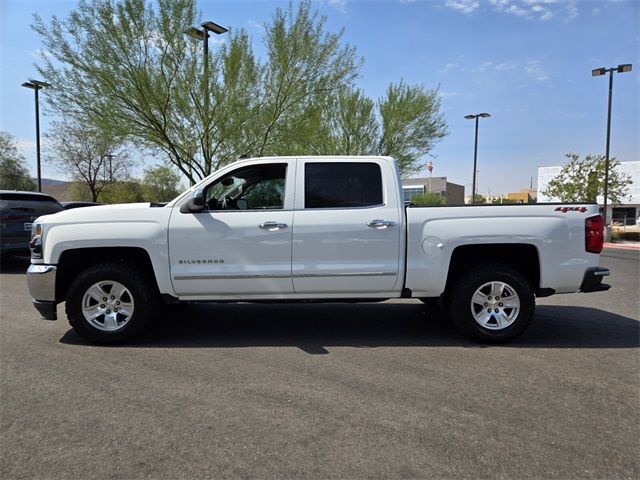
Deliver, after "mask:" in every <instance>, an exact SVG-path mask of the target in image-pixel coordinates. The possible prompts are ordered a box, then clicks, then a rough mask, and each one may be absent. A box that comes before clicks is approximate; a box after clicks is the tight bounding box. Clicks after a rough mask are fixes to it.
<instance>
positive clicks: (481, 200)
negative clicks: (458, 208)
mask: <svg viewBox="0 0 640 480" xmlns="http://www.w3.org/2000/svg"><path fill="white" fill-rule="evenodd" d="M473 203H474V204H476V205H478V204H482V203H487V198H486V197H485V196H484V195H481V194H479V193H476V194H475V195H474V197H473Z"/></svg>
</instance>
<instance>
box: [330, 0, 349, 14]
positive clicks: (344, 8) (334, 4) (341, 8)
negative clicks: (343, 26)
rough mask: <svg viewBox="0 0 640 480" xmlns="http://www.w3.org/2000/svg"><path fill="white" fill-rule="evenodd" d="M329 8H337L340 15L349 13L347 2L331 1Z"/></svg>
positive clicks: (342, 0) (343, 0) (344, 0)
mask: <svg viewBox="0 0 640 480" xmlns="http://www.w3.org/2000/svg"><path fill="white" fill-rule="evenodd" d="M329 6H331V7H333V8H335V9H336V10H337V11H339V12H340V13H347V0H329Z"/></svg>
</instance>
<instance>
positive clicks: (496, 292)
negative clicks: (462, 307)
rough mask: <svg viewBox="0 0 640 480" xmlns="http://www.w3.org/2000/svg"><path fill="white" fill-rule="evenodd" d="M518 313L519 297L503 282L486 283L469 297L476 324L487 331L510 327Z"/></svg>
mask: <svg viewBox="0 0 640 480" xmlns="http://www.w3.org/2000/svg"><path fill="white" fill-rule="evenodd" d="M519 312H520V297H519V296H518V294H517V293H516V291H515V289H514V288H513V287H511V286H510V285H509V284H507V283H504V282H488V283H485V284H484V285H482V286H481V287H480V288H478V289H477V290H476V291H475V293H474V294H473V296H472V297H471V314H472V315H473V318H474V319H475V320H476V322H478V324H479V325H480V326H482V327H484V328H486V329H489V330H502V329H503V328H507V327H508V326H509V325H511V324H512V323H513V322H514V321H515V319H516V318H518V313H519Z"/></svg>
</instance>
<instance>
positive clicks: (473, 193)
mask: <svg viewBox="0 0 640 480" xmlns="http://www.w3.org/2000/svg"><path fill="white" fill-rule="evenodd" d="M490 116H491V115H489V114H488V113H477V114H475V115H465V116H464V118H466V119H467V120H473V119H475V120H476V140H475V144H474V147H473V185H472V188H471V204H472V205H473V204H475V203H476V166H477V165H478V119H479V118H488V117H490Z"/></svg>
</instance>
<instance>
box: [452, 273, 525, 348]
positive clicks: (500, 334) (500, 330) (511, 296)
mask: <svg viewBox="0 0 640 480" xmlns="http://www.w3.org/2000/svg"><path fill="white" fill-rule="evenodd" d="M450 293H451V294H450V297H451V298H450V301H449V302H448V310H449V313H450V316H451V318H452V320H453V323H454V324H455V326H456V327H457V328H458V330H460V331H461V332H462V333H464V334H465V335H468V336H471V337H474V338H476V339H479V340H482V341H484V342H490V343H500V342H506V341H508V340H511V339H513V338H515V337H517V336H518V335H521V334H522V333H523V332H524V331H525V329H526V328H527V326H528V325H529V323H530V322H531V318H532V316H533V312H534V309H535V297H534V295H533V289H532V287H531V285H530V283H529V281H528V280H527V279H526V278H525V277H524V276H523V275H522V274H521V273H519V272H518V271H516V270H514V269H512V268H511V267H509V266H507V265H502V264H485V265H479V266H477V267H474V268H472V269H471V270H469V271H467V272H465V273H464V274H463V275H462V276H461V277H460V279H459V280H458V281H457V282H456V284H455V285H454V286H453V289H452V291H451V292H450Z"/></svg>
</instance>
